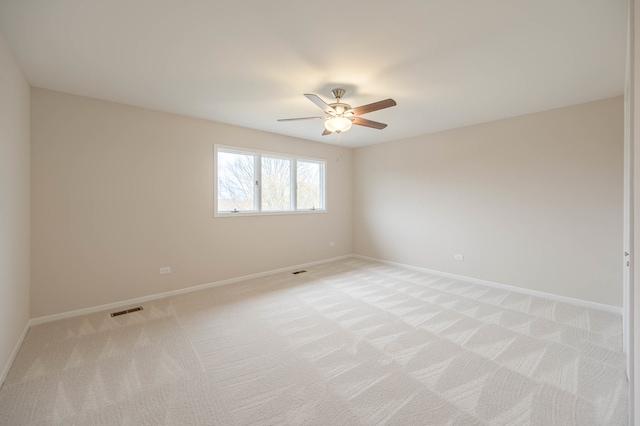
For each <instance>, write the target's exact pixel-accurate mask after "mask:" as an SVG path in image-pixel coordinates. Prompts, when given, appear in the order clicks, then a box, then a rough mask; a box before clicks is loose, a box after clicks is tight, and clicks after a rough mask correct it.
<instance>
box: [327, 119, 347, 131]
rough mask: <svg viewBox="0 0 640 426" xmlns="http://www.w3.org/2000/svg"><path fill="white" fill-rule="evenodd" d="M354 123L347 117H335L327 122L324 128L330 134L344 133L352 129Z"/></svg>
mask: <svg viewBox="0 0 640 426" xmlns="http://www.w3.org/2000/svg"><path fill="white" fill-rule="evenodd" d="M352 124H353V123H352V122H351V120H349V119H348V118H345V117H333V118H329V119H328V120H325V122H324V128H325V129H327V130H328V131H330V132H336V133H342V132H346V131H347V130H349V129H350V128H351V125H352Z"/></svg>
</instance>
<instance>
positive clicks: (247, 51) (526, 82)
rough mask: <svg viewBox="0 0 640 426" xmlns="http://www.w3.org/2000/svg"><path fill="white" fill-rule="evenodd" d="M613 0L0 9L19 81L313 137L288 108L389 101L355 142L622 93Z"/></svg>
mask: <svg viewBox="0 0 640 426" xmlns="http://www.w3.org/2000/svg"><path fill="white" fill-rule="evenodd" d="M626 19H627V0H535V1H532V0H483V1H478V0H458V1H451V0H394V1H388V0H385V1H379V0H369V1H360V0H351V1H340V2H338V1H334V0H324V1H313V2H312V1H305V0H269V1H265V0H236V1H234V0H47V1H43V0H0V32H1V33H2V34H3V36H4V37H5V39H6V40H7V42H8V44H9V45H10V46H11V48H12V49H13V52H14V53H15V55H16V56H17V58H18V61H19V62H20V64H21V65H22V67H23V69H24V71H25V73H26V75H27V78H28V79H29V81H30V83H31V84H32V85H33V86H37V87H44V88H48V89H54V90H60V91H64V92H69V93H74V94H79V95H84V96H90V97H94V98H99V99H106V100H111V101H116V102H122V103H126V104H131V105H137V106H142V107H147V108H153V109H157V110H162V111H168V112H173V113H178V114H184V115H188V116H193V117H201V118H206V119H210V120H215V121H221V122H225V123H230V124H235V125H239V126H245V127H250V128H254V129H260V130H265V131H268V132H274V133H281V134H284V135H290V136H296V137H299V138H304V139H310V140H315V141H321V142H331V143H334V142H335V136H333V135H332V136H324V137H323V136H320V134H321V133H322V131H323V126H322V122H320V121H314V120H311V121H300V122H277V121H276V119H278V118H289V117H305V116H313V115H321V114H322V111H320V109H318V107H317V106H315V105H314V104H313V103H311V102H310V101H309V100H307V99H306V98H304V97H303V94H304V93H316V94H318V95H320V96H321V97H322V98H324V99H325V100H327V101H330V100H331V93H330V91H331V89H332V88H334V87H343V88H345V89H347V93H346V94H345V96H344V98H343V101H344V102H347V103H349V104H351V105H352V106H357V105H362V104H367V103H370V102H375V101H378V100H382V99H386V98H394V99H395V100H396V101H397V102H398V105H397V106H396V107H393V108H390V109H385V110H381V111H377V112H373V113H370V114H368V115H366V116H365V117H366V118H368V119H371V120H376V121H382V122H384V123H388V124H389V127H387V128H386V129H385V130H375V129H370V128H365V127H359V126H354V127H353V128H352V129H351V130H350V131H349V132H346V133H344V134H343V136H342V141H341V142H342V143H344V144H345V145H348V146H354V147H355V146H362V145H367V144H373V143H379V142H384V141H389V140H396V139H401V138H405V137H410V136H414V135H418V134H424V133H431V132H435V131H439V130H444V129H450V128H455V127H461V126H465V125H469V124H474V123H480V122H486V121H491V120H496V119H500V118H506V117H511V116H515V115H521V114H526V113H530V112H536V111H542V110H547V109H552V108H557V107H562V106H566V105H573V104H578V103H582V102H587V101H591V100H596V99H602V98H607V97H611V96H616V95H621V94H622V93H623V89H624V81H625V61H626V37H627V22H626Z"/></svg>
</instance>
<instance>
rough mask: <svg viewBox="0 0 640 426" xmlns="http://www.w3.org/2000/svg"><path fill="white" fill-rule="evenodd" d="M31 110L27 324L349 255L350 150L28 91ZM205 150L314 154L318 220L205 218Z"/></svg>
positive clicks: (209, 192) (208, 166) (208, 182)
mask: <svg viewBox="0 0 640 426" xmlns="http://www.w3.org/2000/svg"><path fill="white" fill-rule="evenodd" d="M31 102H32V138H33V139H32V150H33V152H32V161H33V163H32V167H33V176H32V178H33V181H32V191H33V198H32V207H33V215H32V233H33V239H32V269H31V272H32V297H31V311H32V316H33V317H39V316H44V315H49V314H55V313H61V312H66V311H70V310H75V309H80V308H87V307H93V306H97V305H101V304H106V303H111V302H117V301H122V300H126V299H130V298H135V297H140V296H146V295H152V294H156V293H160V292H165V291H170V290H176V289H181V288H186V287H190V286H195V285H199V284H205V283H209V282H214V281H218V280H224V279H227V278H233V277H238V276H243V275H247V274H252V273H258V272H263V271H268V270H273V269H277V268H283V267H287V266H293V265H296V264H301V263H306V262H312V261H317V260H321V259H325V258H331V257H335V256H341V255H346V254H349V253H351V252H352V231H351V229H352V224H351V218H352V212H351V208H352V207H351V201H350V200H351V181H352V153H351V150H350V149H345V150H344V157H343V160H342V161H341V162H340V163H336V161H335V152H336V151H335V146H332V145H328V144H321V143H315V142H309V141H303V140H299V139H294V138H290V137H285V136H280V135H275V134H270V133H264V132H259V131H253V130H248V129H244V128H239V127H234V126H229V125H225V124H220V123H214V122H210V121H205V120H198V119H194V118H187V117H182V116H177V115H172V114H165V113H161V112H157V111H151V110H146V109H141V108H134V107H130V106H125V105H121V104H115V103H111V102H105V101H99V100H94V99H89V98H84V97H78V96H73V95H68V94H63V93H59V92H53V91H48V90H43V89H37V88H33V89H32V98H31ZM215 143H220V144H225V145H237V146H241V147H248V148H254V149H263V150H268V151H274V152H282V153H290V154H297V155H304V156H310V157H318V158H325V159H326V160H327V196H328V199H327V205H328V213H326V214H300V215H280V216H259V217H232V218H214V217H213V146H214V144H215ZM331 241H335V242H336V246H335V247H330V246H329V242H331ZM163 266H170V267H171V274H169V275H162V276H161V275H159V274H158V269H159V268H160V267H163Z"/></svg>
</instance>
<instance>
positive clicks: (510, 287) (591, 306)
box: [352, 254, 622, 315]
mask: <svg viewBox="0 0 640 426" xmlns="http://www.w3.org/2000/svg"><path fill="white" fill-rule="evenodd" d="M352 257H355V258H359V259H363V260H368V261H371V262H379V263H385V264H387V265H393V266H398V267H401V268H406V269H411V270H414V271H418V272H426V273H428V274H433V275H439V276H442V277H447V278H453V279H456V280H461V281H469V282H472V283H476V284H482V285H486V286H488V287H494V288H499V289H502V290H508V291H512V292H514V293H521V294H526V295H528V296H535V297H542V298H545V299H551V300H554V301H556V302H562V303H569V304H571V305H577V306H581V307H583V308H589V309H596V310H599V311H604V312H609V313H613V314H618V315H622V307H618V306H611V305H605V304H604V303H597V302H590V301H588V300H582V299H574V298H572V297H567V296H560V295H558V294H553V293H545V292H544V291H538V290H530V289H528V288H522V287H516V286H513V285H508V284H500V283H496V282H493V281H486V280H480V279H477V278H472V277H466V276H464V275H456V274H451V273H449V272H441V271H435V270H433V269H427V268H421V267H419V266H413V265H407V264H405V263H398V262H391V261H388V260H383V259H377V258H375V257H369V256H363V255H360V254H354V255H353V256H352Z"/></svg>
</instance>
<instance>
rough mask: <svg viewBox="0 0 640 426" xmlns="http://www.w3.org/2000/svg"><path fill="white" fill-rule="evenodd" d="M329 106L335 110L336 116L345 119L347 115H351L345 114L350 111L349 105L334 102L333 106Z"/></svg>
mask: <svg viewBox="0 0 640 426" xmlns="http://www.w3.org/2000/svg"><path fill="white" fill-rule="evenodd" d="M329 106H330V107H331V108H333V109H334V110H335V112H336V115H338V116H342V115H344V116H345V117H346V116H349V115H353V113H351V112H349V113H347V114H345V112H347V111H349V110H350V109H351V105H349V104H345V103H342V102H335V103H333V104H329Z"/></svg>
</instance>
